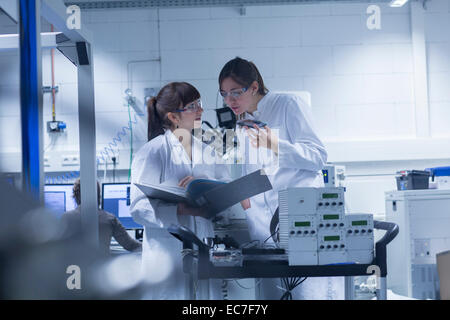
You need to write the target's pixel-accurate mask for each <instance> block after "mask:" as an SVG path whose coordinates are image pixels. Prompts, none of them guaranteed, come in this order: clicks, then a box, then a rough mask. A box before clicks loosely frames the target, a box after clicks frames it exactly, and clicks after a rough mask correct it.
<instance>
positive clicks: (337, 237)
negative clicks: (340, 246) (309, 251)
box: [323, 236, 341, 241]
mask: <svg viewBox="0 0 450 320" xmlns="http://www.w3.org/2000/svg"><path fill="white" fill-rule="evenodd" d="M340 239H341V237H340V236H327V237H323V240H324V241H339V240H340Z"/></svg>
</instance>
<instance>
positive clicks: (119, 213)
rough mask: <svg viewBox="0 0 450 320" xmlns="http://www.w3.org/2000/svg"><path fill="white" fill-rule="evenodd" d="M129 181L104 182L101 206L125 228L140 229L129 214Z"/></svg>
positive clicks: (140, 226)
mask: <svg viewBox="0 0 450 320" xmlns="http://www.w3.org/2000/svg"><path fill="white" fill-rule="evenodd" d="M130 187H131V185H130V183H104V184H103V185H102V208H103V210H105V211H107V212H109V213H112V214H114V215H115V216H116V217H118V218H119V220H120V222H121V223H122V225H123V226H124V227H125V228H126V229H142V228H143V226H142V225H140V224H137V223H136V222H135V221H134V220H133V218H132V217H131V215H130Z"/></svg>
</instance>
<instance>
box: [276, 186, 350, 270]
mask: <svg viewBox="0 0 450 320" xmlns="http://www.w3.org/2000/svg"><path fill="white" fill-rule="evenodd" d="M278 194H279V226H280V229H279V234H280V246H281V247H282V248H284V249H286V250H287V253H288V258H289V265H317V264H321V261H320V256H322V262H324V261H327V262H328V261H329V260H333V259H334V258H333V257H336V259H337V260H336V262H343V261H342V260H343V255H342V254H344V256H345V243H341V242H345V238H344V233H343V232H344V230H345V211H344V188H343V187H338V188H288V189H285V190H281V191H279V193H278ZM330 232H331V233H330ZM331 236H333V237H336V236H338V237H339V241H338V243H335V242H333V243H331V244H329V243H324V242H327V241H328V239H330V238H329V237H331ZM330 245H331V249H333V250H334V251H332V250H330V248H328V246H330ZM335 245H338V248H337V249H338V250H336V248H335V247H334V246H335ZM341 245H344V247H343V248H342V247H341ZM321 246H323V248H321ZM336 251H339V253H338V254H335V253H334V252H336ZM341 251H342V252H341ZM331 252H333V253H331ZM320 253H322V254H320ZM329 253H330V254H329ZM328 254H329V258H325V256H326V255H328ZM344 260H345V259H344Z"/></svg>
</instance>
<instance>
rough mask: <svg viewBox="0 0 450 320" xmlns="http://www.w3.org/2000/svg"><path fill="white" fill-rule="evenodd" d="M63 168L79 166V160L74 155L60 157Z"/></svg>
mask: <svg viewBox="0 0 450 320" xmlns="http://www.w3.org/2000/svg"><path fill="white" fill-rule="evenodd" d="M61 164H62V165H63V166H78V165H80V158H79V157H78V155H76V154H68V155H63V156H62V162H61Z"/></svg>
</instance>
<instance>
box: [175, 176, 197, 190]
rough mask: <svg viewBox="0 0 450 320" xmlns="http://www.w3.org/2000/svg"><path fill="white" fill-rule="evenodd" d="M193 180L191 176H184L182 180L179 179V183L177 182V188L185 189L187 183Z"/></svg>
mask: <svg viewBox="0 0 450 320" xmlns="http://www.w3.org/2000/svg"><path fill="white" fill-rule="evenodd" d="M194 179H195V178H194V177H193V176H186V177H184V178H183V179H181V180H180V182H178V186H180V187H183V188H186V187H187V185H188V184H189V182H191V181H192V180H194Z"/></svg>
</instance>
